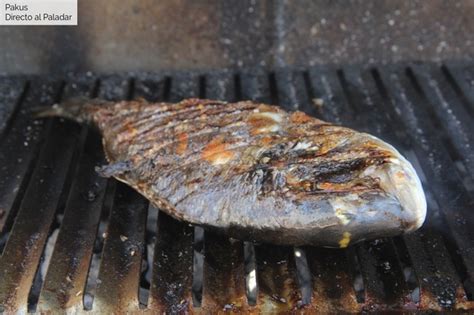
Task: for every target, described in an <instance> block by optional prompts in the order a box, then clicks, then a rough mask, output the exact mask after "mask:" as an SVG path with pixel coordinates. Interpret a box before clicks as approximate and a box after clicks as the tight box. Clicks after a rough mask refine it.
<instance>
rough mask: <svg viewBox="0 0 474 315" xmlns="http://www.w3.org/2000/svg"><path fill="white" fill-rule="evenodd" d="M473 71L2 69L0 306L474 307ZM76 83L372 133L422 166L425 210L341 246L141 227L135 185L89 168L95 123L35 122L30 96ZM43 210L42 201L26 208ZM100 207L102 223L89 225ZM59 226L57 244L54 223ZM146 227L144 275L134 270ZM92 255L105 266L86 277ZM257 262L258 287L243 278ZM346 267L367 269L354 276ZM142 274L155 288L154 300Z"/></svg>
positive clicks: (70, 92)
mask: <svg viewBox="0 0 474 315" xmlns="http://www.w3.org/2000/svg"><path fill="white" fill-rule="evenodd" d="M472 78H474V68H472V67H470V66H469V65H465V64H442V65H437V64H397V65H384V66H380V67H373V68H364V67H360V66H353V65H350V66H345V67H342V68H336V67H331V66H317V67H311V68H282V69H276V70H275V71H271V72H268V71H267V70H265V69H245V70H243V71H241V72H238V73H236V72H233V71H231V70H222V71H210V72H170V73H166V72H163V73H159V74H154V73H127V74H114V75H105V76H96V75H94V74H91V73H86V74H71V75H69V76H67V77H65V78H61V77H54V78H53V77H49V78H46V77H0V87H1V89H0V91H4V90H7V89H8V91H9V93H3V92H2V93H0V105H1V106H3V107H2V108H4V109H3V118H4V119H2V120H0V132H1V136H0V148H1V151H0V152H3V153H2V154H1V155H0V162H1V165H2V166H4V167H3V168H2V169H0V174H1V175H2V179H3V180H2V181H0V192H2V194H3V195H2V197H1V198H0V206H1V209H3V211H4V214H3V215H0V232H1V236H2V237H3V238H4V239H6V235H7V233H8V234H9V237H8V241H7V243H6V244H1V243H0V245H1V246H2V250H3V251H4V253H6V254H3V255H2V256H1V258H0V279H1V280H0V305H1V304H3V307H4V311H5V312H7V313H8V312H13V311H19V310H20V311H26V310H28V305H29V307H30V308H29V310H30V311H31V310H32V311H34V310H36V311H57V310H61V309H67V310H70V311H72V310H74V311H84V312H88V311H89V310H84V302H83V300H84V295H85V294H86V293H87V294H91V295H94V302H93V307H92V310H93V311H107V312H125V311H131V312H133V311H139V310H141V311H147V310H149V311H157V310H160V311H169V312H172V313H174V312H183V311H189V312H217V311H223V310H226V311H255V312H257V311H278V312H287V311H295V310H303V311H304V310H306V311H308V312H310V311H326V312H337V311H346V312H357V311H364V310H367V311H371V310H406V311H409V310H432V311H444V310H464V309H470V310H472V309H474V301H473V296H472V294H473V293H474V285H473V284H474V241H473V240H474V236H473V233H472V232H471V231H470V230H469V227H473V226H474V222H473V221H474V215H472V213H471V214H470V213H469V211H470V209H472V205H473V200H474V189H473V188H472V184H471V182H472V181H473V179H474V172H472V170H473V164H472V163H473V162H472V161H473V158H472V157H473V154H474V149H472V144H473V143H472V136H471V135H473V134H474V133H472V131H473V130H472V129H473V127H472V125H474V124H472V122H473V113H474V84H473V83H472V82H474V80H473V79H472ZM433 82H434V83H433ZM73 96H88V97H96V96H97V97H100V98H105V99H109V100H119V99H132V98H136V97H144V98H146V99H148V100H150V101H170V102H176V101H179V100H181V99H182V98H187V97H207V98H215V99H224V100H228V101H236V100H239V99H253V100H256V101H262V102H266V103H273V104H279V105H281V106H282V107H283V108H285V109H290V110H294V109H297V108H299V109H300V110H302V111H305V112H306V113H308V114H310V115H316V116H317V117H319V118H322V119H324V120H328V121H332V122H335V123H339V124H343V125H345V126H348V127H352V128H354V129H357V130H361V131H367V132H370V133H372V134H374V135H376V136H379V137H381V138H382V139H384V140H386V141H388V142H390V143H392V144H394V145H395V146H396V147H397V148H399V149H400V150H401V152H402V153H403V154H405V155H406V156H408V158H409V159H410V160H411V161H412V162H414V164H415V167H416V168H417V170H418V171H419V172H420V173H421V177H422V181H423V185H424V187H425V190H426V193H427V197H428V205H429V212H428V218H427V223H426V224H425V226H424V227H423V228H422V229H421V230H419V231H417V232H415V233H413V234H410V235H404V236H401V237H396V238H391V239H382V240H377V241H372V242H364V243H361V244H357V245H355V246H352V247H350V248H349V249H347V250H330V249H322V248H312V247H304V248H300V249H294V248H291V247H278V246H272V245H261V244H260V245H254V244H250V243H245V244H244V242H240V241H235V240H228V239H226V238H225V237H224V236H221V235H214V234H211V233H208V232H205V233H204V240H199V239H197V238H196V237H195V236H197V235H199V233H200V230H199V228H192V227H190V226H188V225H187V224H185V223H179V222H177V221H175V220H173V219H171V218H170V217H168V216H166V215H164V214H163V213H160V214H159V215H158V223H157V224H156V226H155V227H152V228H151V230H150V229H146V227H147V222H146V220H147V214H148V215H149V214H150V213H151V212H152V211H153V210H152V209H150V208H148V207H147V204H146V202H145V201H144V199H143V197H141V196H139V195H138V193H136V192H134V191H132V190H131V189H130V188H128V187H126V186H125V185H123V184H120V183H115V182H114V181H113V180H105V179H101V178H100V177H98V176H97V175H96V174H95V172H94V171H93V166H94V165H97V164H102V163H103V162H104V160H103V156H102V150H101V149H99V148H100V142H99V137H98V135H97V134H96V133H95V132H94V131H93V130H90V128H88V127H86V126H78V125H76V124H74V123H72V122H67V121H62V120H60V119H51V120H47V121H43V122H37V123H36V124H33V122H32V121H31V116H30V113H29V112H28V110H29V109H30V108H33V107H36V106H48V105H50V104H52V103H53V102H55V101H59V100H60V99H64V98H67V97H73ZM321 102H322V104H323V105H322V106H319V105H315V103H316V104H321ZM295 104H298V107H296V106H295ZM446 113H448V115H446ZM28 126H29V127H30V128H28ZM453 128H455V130H453ZM25 143H27V144H26V145H25ZM22 144H23V145H22ZM60 144H61V149H58V146H59V145H60ZM469 145H471V147H469ZM5 152H8V153H7V154H5ZM45 166H46V167H45ZM458 166H459V167H458ZM462 166H464V169H465V171H463V170H462ZM79 175H80V176H79ZM91 191H92V193H90V192H91ZM89 193H90V194H89ZM38 209H43V210H42V211H43V214H44V216H42V219H41V220H38V219H35V220H34V222H33V221H32V220H31V217H33V216H35V215H37V211H38ZM79 211H80V212H79ZM84 213H85V214H86V215H83V214H84ZM58 215H59V216H58ZM61 215H62V216H63V218H62V219H58V217H60V216H61ZM101 222H105V224H106V225H105V226H106V233H105V234H104V235H100V233H99V232H97V231H98V230H100V228H99V225H100V224H101ZM79 226H80V229H79V228H78V227H79ZM57 228H60V232H59V234H58V237H57V240H56V242H55V243H54V242H53V240H51V237H49V236H51V234H52V232H53V231H54V230H56V229H57ZM103 228H104V227H102V229H103ZM96 234H97V235H96ZM193 234H194V236H193ZM91 235H93V236H94V237H93V238H92V237H91ZM124 236H125V237H124ZM153 237H155V238H156V240H155V241H154V242H153V243H154V244H155V248H154V253H155V255H154V258H153V264H152V266H148V268H152V269H153V272H152V276H151V277H152V278H151V279H152V280H151V283H145V284H143V282H144V280H143V277H144V276H143V274H144V273H145V270H142V269H143V267H142V264H143V261H146V257H145V253H146V250H148V249H146V245H147V244H148V243H150V242H149V239H150V238H153ZM146 240H147V241H146ZM47 241H48V243H49V242H52V243H54V244H53V245H56V246H55V247H54V248H55V250H54V252H53V254H52V257H51V261H50V263H49V271H48V273H47V275H46V279H45V280H44V281H42V280H41V275H40V269H39V267H38V266H40V265H41V261H43V260H44V256H45V248H46V247H47V246H46V244H47ZM78 244H79V245H78ZM25 246H29V248H30V251H28V252H27V254H26V255H24V253H23V252H22V251H21V250H20V249H22V248H24V247H25ZM75 246H78V250H74V247H75ZM145 249H146V250H145ZM295 251H299V253H300V254H299V257H298V256H297V255H296V256H295ZM252 253H254V254H252ZM93 254H97V255H99V256H100V257H101V258H100V259H101V260H100V261H101V266H100V271H99V276H98V277H99V281H98V282H99V283H98V284H97V287H94V286H93V287H92V289H91V288H87V287H86V283H87V282H88V268H89V264H90V262H91V259H92V258H91V257H92V255H93ZM43 265H44V264H43ZM254 268H255V269H256V278H257V281H256V284H257V288H258V289H257V290H256V291H255V290H251V289H252V288H249V279H250V278H251V276H250V275H249V273H250V272H251V271H252V269H254ZM410 277H411V278H410ZM413 277H414V279H413ZM355 279H362V280H363V290H360V285H359V287H357V286H354V285H353V283H354V280H355ZM359 282H360V281H359ZM140 286H141V287H143V288H144V289H149V293H148V299H147V301H145V304H147V305H144V304H143V301H140V297H139V288H140ZM416 288H418V292H419V294H418V298H419V301H418V302H417V301H416V300H417V298H416V296H417V294H416V292H414V291H416ZM255 292H258V293H257V294H256V295H255ZM145 296H147V295H145ZM254 300H256V303H253V301H254ZM249 301H250V303H249ZM308 302H309V303H308ZM254 304H255V305H254ZM193 305H199V307H193ZM32 306H33V307H34V308H32Z"/></svg>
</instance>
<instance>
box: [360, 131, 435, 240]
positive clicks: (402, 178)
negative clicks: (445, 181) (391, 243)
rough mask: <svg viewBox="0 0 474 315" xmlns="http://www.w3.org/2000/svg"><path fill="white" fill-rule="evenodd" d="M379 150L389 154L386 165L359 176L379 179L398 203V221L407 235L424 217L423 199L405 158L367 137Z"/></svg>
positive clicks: (381, 185)
mask: <svg viewBox="0 0 474 315" xmlns="http://www.w3.org/2000/svg"><path fill="white" fill-rule="evenodd" d="M367 136H369V137H370V140H371V141H373V142H375V143H376V144H377V145H378V146H379V147H381V148H383V149H386V150H387V151H389V152H390V153H391V157H390V158H389V159H388V161H387V163H384V164H382V165H378V166H375V165H373V166H370V167H368V168H367V169H365V170H364V172H363V174H362V175H365V176H371V177H375V178H378V179H379V181H380V187H381V188H382V189H383V190H384V191H385V192H386V193H388V194H389V195H391V196H393V197H394V198H396V199H397V200H398V202H399V203H400V207H401V212H400V215H401V219H402V220H403V222H404V224H406V228H405V229H404V230H405V231H406V232H412V231H415V230H417V229H418V228H420V227H421V226H422V225H423V222H424V221H425V218H426V208H427V205H426V197H425V192H424V190H423V186H422V184H421V181H420V178H419V177H418V175H417V173H416V171H415V169H414V167H413V165H412V164H411V163H410V162H409V161H408V160H407V159H405V158H404V157H403V156H402V155H401V154H400V152H398V151H397V150H396V149H395V148H394V147H393V146H391V145H389V144H388V143H386V142H383V141H382V140H380V139H378V138H376V137H374V136H371V135H367Z"/></svg>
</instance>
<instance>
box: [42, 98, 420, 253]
mask: <svg viewBox="0 0 474 315" xmlns="http://www.w3.org/2000/svg"><path fill="white" fill-rule="evenodd" d="M71 104H73V105H71ZM40 116H42V117H46V116H63V117H68V118H72V119H74V120H76V121H79V122H84V121H89V122H92V123H93V124H94V125H96V126H97V127H98V128H99V130H100V132H101V133H102V136H103V146H104V151H105V154H106V157H107V160H108V161H109V163H110V165H109V166H105V167H103V168H101V169H100V171H101V172H102V174H106V175H107V176H113V177H115V178H116V179H118V180H120V181H122V182H124V183H127V184H128V185H130V186H131V187H133V188H134V189H135V190H137V191H138V192H139V193H141V194H142V195H143V196H145V197H146V198H147V199H148V200H150V202H152V203H153V204H154V205H155V206H157V207H158V208H160V209H162V210H163V211H165V212H167V213H168V214H170V215H171V216H173V217H175V218H177V219H179V220H183V221H187V222H190V223H192V224H196V225H200V226H203V227H205V228H206V229H209V230H213V231H217V232H223V233H226V234H227V235H229V236H231V237H234V238H239V239H244V240H254V241H258V242H269V243H275V244H285V245H303V244H305V245H318V246H325V247H346V246H348V245H349V244H354V243H356V242H359V241H362V240H366V239H373V238H379V237H388V236H395V235H399V234H402V233H406V232H411V231H414V230H416V229H417V228H419V227H420V226H421V225H422V223H423V221H424V219H425V215H426V200H425V196H424V192H423V188H422V186H421V183H420V180H419V178H418V176H417V174H416V172H415V170H414V169H413V167H412V166H411V164H410V163H409V162H408V161H407V160H406V159H405V158H403V157H402V156H401V155H400V153H398V151H397V150H396V149H395V148H393V147H392V146H390V145H389V144H387V143H385V142H383V141H382V140H380V139H378V138H376V137H373V136H371V135H369V134H366V133H361V132H357V131H354V130H352V129H349V128H345V127H341V126H335V125H332V124H330V123H327V122H324V121H321V120H318V119H316V118H313V117H310V116H308V115H306V114H304V113H302V112H292V113H291V112H286V111H284V110H282V109H280V108H278V107H276V106H271V105H266V104H259V103H253V102H250V101H245V102H238V103H226V102H221V101H214V100H202V99H187V100H183V101H182V102H179V103H176V104H171V103H148V102H146V101H145V100H137V101H122V102H104V101H102V100H92V101H88V102H82V104H80V105H78V102H77V101H76V102H69V105H68V102H66V103H64V104H61V105H59V106H56V108H55V109H50V110H49V111H48V112H47V113H46V114H43V115H41V114H40Z"/></svg>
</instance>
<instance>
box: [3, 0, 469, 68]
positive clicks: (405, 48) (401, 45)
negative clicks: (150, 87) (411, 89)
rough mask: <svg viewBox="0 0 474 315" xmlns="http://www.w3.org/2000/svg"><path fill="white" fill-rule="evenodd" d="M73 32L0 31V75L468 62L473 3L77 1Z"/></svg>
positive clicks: (381, 0) (19, 28) (405, 0)
mask: <svg viewBox="0 0 474 315" xmlns="http://www.w3.org/2000/svg"><path fill="white" fill-rule="evenodd" d="M78 2H79V26H77V27H72V26H62V27H55V26H41V27H37V26H36V27H35V26H31V27H29V26H16V27H10V26H0V73H3V74H15V73H64V72H69V71H95V72H116V71H132V70H147V71H156V70H163V69H173V70H174V69H183V70H188V69H210V68H221V67H229V68H233V67H247V66H251V67H253V66H264V67H276V66H284V65H314V64H328V63H336V64H347V63H387V62H397V61H414V60H421V61H439V60H466V59H472V58H473V56H474V45H473V40H474V38H473V36H472V34H473V31H474V18H473V17H474V1H472V0H463V1H450V0H444V1H443V0H430V1H414V0H410V1H408V0H385V1H384V0H351V1H336V0H326V1H311V0H293V1H290V0H288V1H270V0H261V1H258V0H255V1H250V0H249V1H245V0H228V1H218V0H208V1H203V0H201V1H199V0H195V1H192V0H188V1H185V0H161V1H153V0H142V1H132V0H79V1H78Z"/></svg>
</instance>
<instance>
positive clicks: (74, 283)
mask: <svg viewBox="0 0 474 315" xmlns="http://www.w3.org/2000/svg"><path fill="white" fill-rule="evenodd" d="M71 85H72V86H74V87H75V88H74V91H75V92H74V95H75V96H89V95H90V94H91V93H92V90H93V88H94V80H93V79H86V80H84V81H78V82H74V83H72V84H71ZM71 85H70V86H71ZM86 132H87V137H86V140H85V145H84V151H83V152H82V154H81V156H80V158H79V161H78V166H77V169H76V171H75V173H74V175H73V179H74V181H73V183H72V186H71V191H70V194H69V197H68V200H67V203H66V208H65V211H64V218H63V221H62V224H61V230H60V232H59V234H58V238H57V241H56V245H55V248H54V252H53V254H52V258H51V262H50V264H49V267H48V273H47V275H46V277H45V280H44V285H43V289H42V291H41V296H40V298H39V302H38V311H39V312H47V311H51V312H52V311H54V310H57V309H71V310H82V309H83V306H82V293H83V292H84V289H85V284H86V280H87V271H88V266H89V263H90V259H91V255H92V247H93V245H94V239H95V236H96V231H97V225H98V223H99V219H100V214H101V208H102V201H103V196H104V192H105V187H106V180H105V179H103V178H100V177H99V176H98V175H97V173H96V172H95V171H94V167H95V166H96V165H97V164H102V163H104V158H103V154H102V152H101V151H102V146H101V142H100V137H99V136H98V135H97V134H96V133H95V132H93V131H92V130H87V131H86ZM70 247H72V248H73V250H71V248H70Z"/></svg>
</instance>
